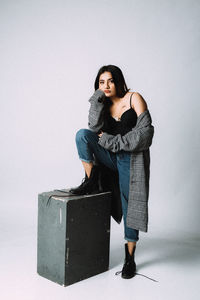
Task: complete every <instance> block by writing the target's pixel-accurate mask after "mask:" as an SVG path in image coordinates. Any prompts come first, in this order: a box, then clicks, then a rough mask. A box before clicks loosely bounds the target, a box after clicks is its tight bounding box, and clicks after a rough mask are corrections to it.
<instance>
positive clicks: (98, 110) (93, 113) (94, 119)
mask: <svg viewBox="0 0 200 300" xmlns="http://www.w3.org/2000/svg"><path fill="white" fill-rule="evenodd" d="M104 98H105V93H104V92H103V91H102V90H100V89H97V90H96V91H95V92H94V94H93V95H92V97H91V98H90V99H89V100H88V101H89V102H90V108H89V115H88V127H89V129H91V130H92V131H94V132H99V130H100V129H101V128H102V127H103V125H104V120H103V108H104V104H103V100H104Z"/></svg>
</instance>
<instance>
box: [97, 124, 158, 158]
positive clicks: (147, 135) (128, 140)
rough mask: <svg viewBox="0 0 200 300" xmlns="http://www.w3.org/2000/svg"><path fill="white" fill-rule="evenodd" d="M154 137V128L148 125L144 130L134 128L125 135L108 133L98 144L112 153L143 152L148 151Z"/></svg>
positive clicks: (104, 134) (103, 135)
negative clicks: (121, 151) (122, 151)
mask: <svg viewBox="0 0 200 300" xmlns="http://www.w3.org/2000/svg"><path fill="white" fill-rule="evenodd" d="M153 135H154V126H153V125H148V126H146V127H142V128H135V127H134V128H132V130H130V131H129V132H127V133H126V134H125V135H123V136H122V135H121V134H117V135H111V134H108V133H106V132H104V133H103V134H102V136H101V137H100V138H99V141H98V144H99V145H101V146H102V147H104V148H105V149H107V150H110V151H111V152H118V151H120V150H124V151H130V152H134V151H143V150H147V149H148V148H149V147H150V146H151V144H152V139H153Z"/></svg>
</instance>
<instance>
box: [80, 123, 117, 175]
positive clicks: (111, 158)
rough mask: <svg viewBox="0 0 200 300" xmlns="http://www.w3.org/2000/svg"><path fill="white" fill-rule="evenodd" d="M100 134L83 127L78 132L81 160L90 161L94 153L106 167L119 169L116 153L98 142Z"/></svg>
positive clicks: (92, 159)
mask: <svg viewBox="0 0 200 300" xmlns="http://www.w3.org/2000/svg"><path fill="white" fill-rule="evenodd" d="M98 141H99V136H98V134H97V133H95V132H93V131H91V130H90V129H85V128H81V129H79V130H78V131H77V133H76V146H77V150H78V156H79V158H80V160H82V161H84V162H86V163H90V162H93V161H94V155H95V157H96V158H97V160H99V161H100V162H102V163H103V164H104V165H105V166H106V167H108V168H110V169H112V170H115V171H117V159H116V155H115V154H114V153H113V152H111V151H109V150H106V149H104V148H103V147H102V146H100V145H99V144H98Z"/></svg>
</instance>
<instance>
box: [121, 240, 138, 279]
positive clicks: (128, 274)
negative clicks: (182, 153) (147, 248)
mask: <svg viewBox="0 0 200 300" xmlns="http://www.w3.org/2000/svg"><path fill="white" fill-rule="evenodd" d="M124 246H125V260H124V266H123V269H122V273H121V277H122V278H125V279H129V278H132V277H134V276H135V271H136V264H135V249H136V245H135V247H134V248H133V252H132V254H131V255H130V253H129V251H128V243H126V244H125V245H124Z"/></svg>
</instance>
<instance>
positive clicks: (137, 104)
mask: <svg viewBox="0 0 200 300" xmlns="http://www.w3.org/2000/svg"><path fill="white" fill-rule="evenodd" d="M130 94H133V95H132V99H131V106H132V107H133V109H134V110H135V112H136V114H137V116H139V115H140V114H141V113H142V112H144V111H145V110H147V109H148V107H147V103H146V101H145V99H144V98H143V96H142V95H141V94H140V93H139V92H130Z"/></svg>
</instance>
